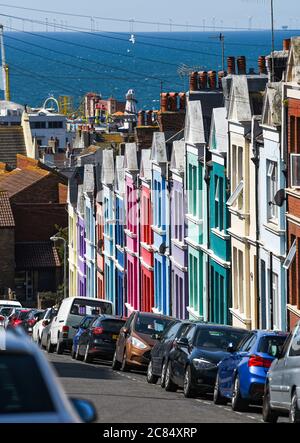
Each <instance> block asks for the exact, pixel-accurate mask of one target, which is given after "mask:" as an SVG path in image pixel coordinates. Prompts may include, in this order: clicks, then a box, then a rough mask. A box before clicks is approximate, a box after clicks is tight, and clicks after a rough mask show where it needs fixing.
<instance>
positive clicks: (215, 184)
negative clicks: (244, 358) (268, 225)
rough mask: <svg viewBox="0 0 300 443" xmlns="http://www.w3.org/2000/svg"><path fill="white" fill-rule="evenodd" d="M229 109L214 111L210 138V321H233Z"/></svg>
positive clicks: (221, 322) (229, 322) (222, 322)
mask: <svg viewBox="0 0 300 443" xmlns="http://www.w3.org/2000/svg"><path fill="white" fill-rule="evenodd" d="M226 117H227V110H226V108H216V109H214V110H213V116H212V124H211V133H210V139H209V152H210V158H211V160H210V163H209V191H208V192H209V205H208V212H207V218H208V220H209V247H208V253H209V270H208V277H209V321H211V322H213V323H218V324H231V314H230V311H229V308H231V243H230V236H229V234H228V232H227V229H228V228H229V226H230V217H229V211H228V209H227V206H226V202H227V200H228V197H229V195H228V185H227V177H226V168H227V162H228V121H227V118H226Z"/></svg>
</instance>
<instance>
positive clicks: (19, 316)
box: [7, 309, 31, 329]
mask: <svg viewBox="0 0 300 443" xmlns="http://www.w3.org/2000/svg"><path fill="white" fill-rule="evenodd" d="M30 312H31V309H18V310H17V311H16V312H15V313H14V314H13V315H12V316H11V317H10V319H9V322H8V325H7V328H8V329H10V328H16V327H17V326H23V324H24V322H25V321H26V320H27V319H28V315H29V313H30Z"/></svg>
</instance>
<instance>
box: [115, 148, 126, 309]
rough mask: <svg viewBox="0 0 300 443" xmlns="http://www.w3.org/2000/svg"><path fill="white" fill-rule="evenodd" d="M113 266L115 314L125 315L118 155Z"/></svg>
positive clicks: (121, 168) (121, 172)
mask: <svg viewBox="0 0 300 443" xmlns="http://www.w3.org/2000/svg"><path fill="white" fill-rule="evenodd" d="M114 192H115V216H116V224H115V259H116V260H115V266H116V283H115V284H116V314H117V315H121V316H123V315H125V309H124V304H125V299H124V288H125V286H124V285H125V278H124V276H125V249H124V248H125V233H124V229H125V207H124V195H125V169H124V156H121V155H118V156H117V157H116V169H115V183H114Z"/></svg>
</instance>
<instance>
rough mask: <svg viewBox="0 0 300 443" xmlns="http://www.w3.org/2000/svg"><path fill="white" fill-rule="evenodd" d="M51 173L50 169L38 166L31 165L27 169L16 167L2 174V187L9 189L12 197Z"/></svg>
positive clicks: (0, 178) (0, 177)
mask: <svg viewBox="0 0 300 443" xmlns="http://www.w3.org/2000/svg"><path fill="white" fill-rule="evenodd" d="M49 174H50V172H49V171H46V170H45V169H42V168H37V167H30V166H29V167H28V168H26V169H15V170H13V171H12V172H9V173H7V174H1V175H0V189H2V190H4V191H7V192H8V195H9V197H12V196H14V195H15V194H18V193H19V192H21V191H23V190H24V189H26V188H28V187H29V186H32V185H33V184H34V183H36V182H38V181H39V180H42V179H43V178H44V177H46V176H47V175H49Z"/></svg>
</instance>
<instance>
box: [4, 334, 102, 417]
mask: <svg viewBox="0 0 300 443" xmlns="http://www.w3.org/2000/svg"><path fill="white" fill-rule="evenodd" d="M0 392H1V395H0V423H82V422H92V421H94V420H95V419H96V413H95V409H94V406H93V405H92V404H91V403H89V402H87V401H85V400H78V399H71V400H69V399H68V397H67V396H66V394H65V392H64V390H63V388H62V386H61V384H60V381H59V379H58V378H57V376H56V374H55V372H54V370H53V369H52V366H51V365H50V363H49V362H48V361H47V359H46V357H45V356H44V354H43V352H42V351H41V350H40V349H39V348H38V347H37V346H36V344H34V343H33V342H32V341H31V340H30V339H29V338H28V337H27V336H26V335H25V334H24V333H23V332H21V331H18V330H15V331H14V332H12V331H4V330H3V331H0Z"/></svg>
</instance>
